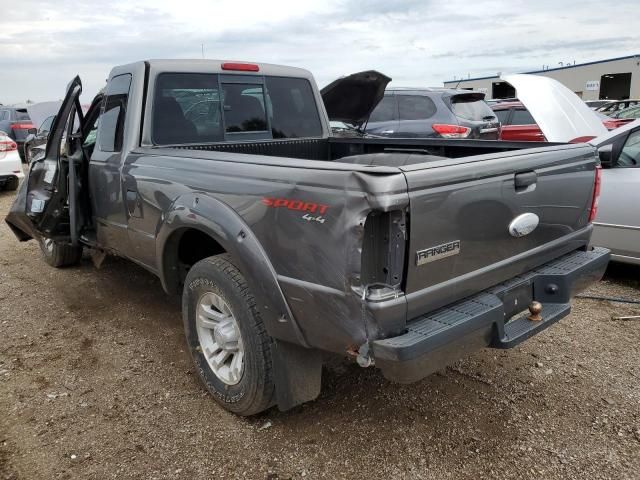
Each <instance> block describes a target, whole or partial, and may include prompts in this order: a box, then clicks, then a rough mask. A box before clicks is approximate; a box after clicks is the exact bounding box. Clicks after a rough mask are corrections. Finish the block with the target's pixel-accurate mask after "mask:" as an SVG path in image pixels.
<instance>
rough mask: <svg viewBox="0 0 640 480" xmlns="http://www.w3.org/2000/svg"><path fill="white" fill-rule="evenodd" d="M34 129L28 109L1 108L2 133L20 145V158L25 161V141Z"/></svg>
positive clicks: (0, 127)
mask: <svg viewBox="0 0 640 480" xmlns="http://www.w3.org/2000/svg"><path fill="white" fill-rule="evenodd" d="M32 128H34V126H33V123H32V122H31V118H30V117H29V113H28V112H27V109H26V108H15V107H5V106H2V107H0V131H1V132H5V133H7V134H8V135H9V137H10V138H11V139H12V140H13V141H14V142H16V144H17V145H18V153H19V154H20V158H22V159H24V141H25V139H26V138H27V135H28V134H29V130H30V129H32Z"/></svg>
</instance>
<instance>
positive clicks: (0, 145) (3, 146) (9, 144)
mask: <svg viewBox="0 0 640 480" xmlns="http://www.w3.org/2000/svg"><path fill="white" fill-rule="evenodd" d="M17 149H18V144H16V142H14V141H13V140H11V139H8V140H0V152H12V151H14V150H17Z"/></svg>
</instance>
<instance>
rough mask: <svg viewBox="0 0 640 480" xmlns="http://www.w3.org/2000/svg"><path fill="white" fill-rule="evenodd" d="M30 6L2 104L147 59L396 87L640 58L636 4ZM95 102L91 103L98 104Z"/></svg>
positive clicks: (56, 92) (11, 53)
mask: <svg viewBox="0 0 640 480" xmlns="http://www.w3.org/2000/svg"><path fill="white" fill-rule="evenodd" d="M79 3H80V2H75V1H71V0H58V1H56V2H55V4H51V3H50V2H47V1H45V0H22V1H21V3H20V7H21V8H19V9H15V8H11V9H7V11H6V12H3V17H2V20H0V22H1V23H0V51H2V52H3V53H2V55H0V72H2V74H1V75H0V102H2V103H11V102H21V101H25V100H26V99H27V98H29V99H32V100H36V101H43V100H51V99H58V98H60V97H61V96H62V94H63V92H64V88H65V85H66V84H67V82H68V81H69V80H70V78H71V77H72V76H73V75H75V74H78V73H79V74H80V75H81V76H82V78H83V84H84V86H85V92H86V93H87V95H88V96H90V95H92V94H93V93H95V92H96V91H97V90H98V89H99V88H101V87H102V86H103V84H104V79H105V78H106V77H107V75H108V73H109V70H110V69H111V67H113V66H115V65H120V64H124V63H129V62H132V61H136V60H141V59H147V58H200V57H201V55H202V46H204V52H205V56H206V57H207V58H219V59H235V60H253V61H263V62H270V63H282V64H286V65H292V66H298V67H304V68H307V69H309V70H311V71H312V72H313V73H314V74H315V76H316V79H317V81H318V83H319V84H320V85H321V86H322V85H324V84H326V83H328V82H330V81H331V80H333V79H334V78H336V77H338V76H341V75H344V74H348V73H352V72H355V71H358V70H365V69H377V70H380V71H382V72H384V73H386V74H387V75H389V76H391V77H393V79H394V84H395V85H424V86H429V85H430V86H438V85H442V82H443V81H444V80H449V79H452V78H453V77H454V76H456V77H458V78H459V77H461V76H467V74H470V75H471V76H482V75H487V74H489V75H490V74H493V73H495V72H496V71H503V72H515V71H523V70H532V69H539V68H541V67H542V65H543V64H546V65H556V64H557V63H558V62H559V61H563V62H565V63H566V62H568V61H573V60H575V61H576V62H578V63H580V62H583V61H592V60H598V59H601V58H608V57H615V56H622V55H626V54H634V53H640V52H638V51H637V50H638V45H640V42H639V40H640V32H638V30H637V28H636V25H635V23H636V21H635V19H636V10H637V6H636V3H637V2H636V1H635V0H619V1H617V2H615V3H614V4H613V3H612V4H609V5H607V6H606V15H601V14H599V13H598V12H600V11H601V10H602V8H603V7H602V5H601V3H600V2H596V1H595V0H582V1H579V2H578V1H568V2H557V1H550V0H541V1H538V2H528V1H526V0H511V1H509V0H501V1H490V2H475V3H473V2H467V1H462V0H449V1H448V2H435V1H433V0H406V1H394V0H370V1H367V2H362V1H355V0H324V1H320V0H308V1H305V2H300V1H298V0H281V1H277V2H276V1H272V2H258V1H253V0H245V1H243V2H237V1H232V0H218V1H216V2H211V1H209V0H194V1H192V2H172V1H169V0H138V1H136V3H135V4H130V3H129V2H126V1H124V0H113V1H112V2H109V3H108V4H105V3H104V2H101V1H98V0H87V1H85V2H82V3H81V4H79ZM89 100H90V99H89V98H85V101H87V102H88V101H89Z"/></svg>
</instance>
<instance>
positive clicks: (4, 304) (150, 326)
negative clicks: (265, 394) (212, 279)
mask: <svg viewBox="0 0 640 480" xmlns="http://www.w3.org/2000/svg"><path fill="white" fill-rule="evenodd" d="M12 197H13V195H12V194H11V193H9V192H4V193H0V216H1V217H4V214H5V213H6V212H7V210H8V208H9V206H10V204H11V201H12ZM639 274H640V269H638V268H629V267H621V266H615V267H614V268H611V269H610V271H609V272H608V274H607V277H606V279H605V281H603V282H601V283H600V284H598V285H597V286H595V287H593V288H592V289H591V290H590V293H594V294H605V295H617V296H626V297H632V298H635V299H640V291H639V290H638V288H639V282H638V279H639V278H640V275H639ZM612 314H640V306H629V305H623V304H613V303H609V302H601V301H593V300H583V299H581V300H577V301H576V302H575V308H574V310H573V313H572V315H571V316H570V317H568V318H566V319H564V320H563V321H562V322H560V323H559V324H557V325H555V326H553V327H552V328H550V329H548V330H547V331H545V332H543V333H542V334H540V335H538V336H536V337H534V338H533V339H531V340H529V341H528V342H526V343H524V344H523V345H521V346H519V347H517V348H515V349H512V350H507V351H499V350H489V349H487V350H483V351H480V352H477V353H476V354H474V355H472V356H471V357H468V358H466V359H465V360H463V361H460V362H458V363H456V364H455V365H453V366H452V367H450V368H448V369H446V370H445V371H443V372H441V373H439V374H436V375H433V376H431V377H429V378H427V379H426V380H424V381H422V382H419V383H417V384H414V385H408V386H398V385H394V384H392V383H389V382H387V381H386V380H384V379H383V378H382V376H381V375H380V373H379V372H377V371H375V370H374V369H366V370H365V369H361V368H359V367H357V366H356V365H354V364H352V363H349V362H348V361H346V360H345V361H342V360H340V361H336V362H334V363H332V364H331V366H329V367H328V368H326V369H325V372H324V375H323V391H322V394H321V396H320V398H319V399H318V400H317V401H315V402H312V403H310V404H307V405H304V406H302V407H299V408H297V409H295V410H293V411H291V412H288V413H280V412H278V411H277V410H271V411H269V412H266V413H264V414H262V415H260V416H258V417H255V418H250V419H245V418H239V417H236V416H234V415H232V414H230V413H227V412H226V411H224V410H223V409H221V408H220V407H218V406H217V404H216V403H215V402H214V401H213V400H211V399H210V398H209V397H208V395H207V394H206V393H205V391H204V389H203V387H202V386H201V385H200V383H199V381H198V378H197V376H196V375H195V374H194V371H193V369H192V365H191V360H190V358H189V355H188V353H187V352H186V351H185V347H184V339H183V332H182V322H181V319H180V305H179V300H178V299H177V298H170V297H168V296H166V295H165V294H164V293H163V291H162V289H161V287H160V283H159V281H158V280H157V279H156V278H155V277H153V276H152V275H151V274H149V273H147V272H145V271H144V270H142V269H140V268H139V267H137V266H135V265H133V264H131V263H129V262H126V261H123V260H118V259H112V258H110V259H108V260H107V261H106V262H105V265H103V267H102V269H101V270H99V271H96V270H95V269H94V268H93V266H92V265H91V263H90V262H89V261H87V260H85V261H84V262H83V264H82V265H81V266H80V267H77V268H72V269H66V270H55V269H52V268H50V267H48V266H47V265H46V264H45V263H44V262H43V261H42V260H41V259H40V258H39V251H38V248H37V246H36V245H35V244H34V243H33V242H26V243H18V242H17V241H16V240H15V238H14V237H13V235H12V234H11V232H10V231H9V229H8V228H7V227H6V225H5V224H4V222H2V225H0V338H1V340H0V412H2V413H1V414H0V479H29V480H31V479H58V478H73V479H111V478H117V479H128V478H136V479H138V478H144V479H181V478H189V479H190V478H203V479H205V478H256V479H286V478H302V477H306V478H311V479H315V478H367V479H376V478H411V479H414V478H425V479H449V478H451V479H454V478H455V479H460V478H470V479H474V480H477V479H482V478H514V479H523V478H544V479H554V478H589V479H599V478H611V479H627V478H640V388H639V384H640V367H639V365H638V358H639V353H640V349H639V344H640V321H639V320H631V321H614V320H611V315H612Z"/></svg>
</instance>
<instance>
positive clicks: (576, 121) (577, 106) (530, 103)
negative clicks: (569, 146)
mask: <svg viewBox="0 0 640 480" xmlns="http://www.w3.org/2000/svg"><path fill="white" fill-rule="evenodd" d="M500 78H501V79H502V80H504V81H505V82H508V83H510V84H511V85H512V86H513V87H514V88H515V89H516V93H517V95H518V100H520V101H521V102H522V103H523V105H524V106H525V107H526V109H527V110H529V113H531V115H532V116H533V118H534V119H535V121H536V123H537V124H538V126H539V127H540V130H542V133H544V136H545V137H546V138H547V141H549V142H563V143H566V142H570V141H571V140H574V139H576V138H580V137H597V136H600V135H603V134H605V133H607V129H606V127H605V126H604V125H603V124H602V120H601V119H600V118H598V116H597V115H596V113H595V112H594V111H593V110H591V109H590V108H589V106H588V105H587V104H586V103H584V101H583V100H582V99H580V98H579V97H578V96H577V95H576V94H575V93H573V92H572V91H571V90H569V89H568V88H567V87H565V86H564V85H562V84H561V83H560V82H558V81H557V80H554V79H552V78H548V77H541V76H538V75H526V74H517V75H502V76H501V77H500Z"/></svg>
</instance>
